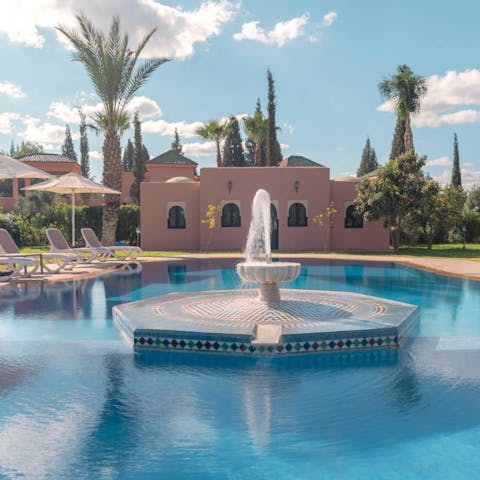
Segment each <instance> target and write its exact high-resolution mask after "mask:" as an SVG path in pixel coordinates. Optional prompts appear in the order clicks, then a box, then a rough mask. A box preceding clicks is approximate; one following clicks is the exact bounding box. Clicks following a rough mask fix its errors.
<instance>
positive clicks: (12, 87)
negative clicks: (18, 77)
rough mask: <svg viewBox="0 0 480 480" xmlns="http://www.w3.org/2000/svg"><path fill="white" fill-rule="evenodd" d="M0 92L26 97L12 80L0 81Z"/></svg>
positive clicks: (16, 96)
mask: <svg viewBox="0 0 480 480" xmlns="http://www.w3.org/2000/svg"><path fill="white" fill-rule="evenodd" d="M0 93H3V94H4V95H7V96H8V97H11V98H26V96H27V94H26V93H25V92H24V91H23V90H22V87H21V86H20V85H17V84H15V83H12V82H0Z"/></svg>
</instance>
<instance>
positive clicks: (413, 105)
mask: <svg viewBox="0 0 480 480" xmlns="http://www.w3.org/2000/svg"><path fill="white" fill-rule="evenodd" d="M378 89H379V90H380V93H381V94H382V96H383V97H385V98H386V99H388V100H392V101H393V103H394V105H395V111H396V112H397V116H398V118H399V119H400V120H404V121H405V135H404V144H405V151H406V152H408V151H409V150H413V136H412V128H411V125H410V114H412V113H416V112H418V111H419V110H420V98H421V97H422V95H424V94H425V92H426V91H427V82H426V80H425V78H424V77H422V76H421V75H415V74H414V73H413V72H412V70H411V69H410V67H409V66H408V65H399V66H398V67H397V71H396V73H395V74H394V75H392V76H391V77H389V78H385V79H384V80H383V81H382V82H380V83H379V84H378Z"/></svg>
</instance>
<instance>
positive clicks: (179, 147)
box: [172, 128, 183, 155]
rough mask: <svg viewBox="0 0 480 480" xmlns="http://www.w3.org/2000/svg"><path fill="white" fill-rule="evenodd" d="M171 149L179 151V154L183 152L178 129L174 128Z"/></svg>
mask: <svg viewBox="0 0 480 480" xmlns="http://www.w3.org/2000/svg"><path fill="white" fill-rule="evenodd" d="M172 150H173V151H175V152H177V153H179V154H180V155H182V154H183V145H182V144H181V143H180V136H179V135H178V130H177V129H176V128H175V134H174V136H173V142H172Z"/></svg>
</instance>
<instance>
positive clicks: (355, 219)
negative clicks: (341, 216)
mask: <svg viewBox="0 0 480 480" xmlns="http://www.w3.org/2000/svg"><path fill="white" fill-rule="evenodd" d="M345 228H363V217H362V216H361V215H359V214H358V213H357V212H356V210H355V205H350V206H348V207H347V208H346V210H345Z"/></svg>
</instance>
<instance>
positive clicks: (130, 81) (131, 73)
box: [57, 15, 168, 245]
mask: <svg viewBox="0 0 480 480" xmlns="http://www.w3.org/2000/svg"><path fill="white" fill-rule="evenodd" d="M76 18H77V20H78V25H79V30H78V31H77V30H75V29H70V28H67V27H65V26H62V25H60V26H58V27H57V30H58V31H59V32H61V33H62V34H63V35H65V36H66V37H67V38H68V39H69V40H70V42H71V43H72V45H73V47H74V49H75V51H74V54H73V60H75V61H78V62H80V63H82V64H83V66H84V67H85V69H86V71H87V74H88V76H89V77H90V80H91V82H92V85H93V88H94V90H95V93H96V94H97V95H98V96H99V97H100V100H101V102H102V104H103V110H102V111H101V112H99V113H96V114H95V115H93V117H92V118H93V120H94V122H95V123H96V126H97V128H98V130H100V131H102V132H103V134H104V142H103V147H102V152H103V183H104V184H105V185H107V186H109V187H111V188H113V189H115V190H121V188H122V164H121V158H120V157H121V148H120V136H121V135H122V133H123V132H124V131H125V130H126V129H127V128H128V125H129V117H128V113H127V110H126V109H127V106H128V104H129V102H130V101H131V100H132V98H133V96H134V95H135V93H137V91H138V90H139V89H140V88H141V87H142V85H143V84H144V83H145V82H146V80H147V79H148V78H149V77H150V76H151V75H152V73H153V72H154V71H155V70H156V69H157V68H158V67H159V66H160V65H162V64H163V63H165V62H166V61H168V59H167V58H156V59H149V60H147V61H145V62H143V64H141V65H137V62H138V60H139V57H140V54H141V52H142V50H143V49H144V48H145V45H146V44H147V42H148V41H149V40H150V38H151V37H152V35H153V34H154V33H155V31H156V29H154V30H152V31H151V32H150V33H148V34H147V35H146V36H145V37H144V38H143V39H142V40H141V41H140V43H139V44H138V45H137V47H136V48H135V50H131V49H130V47H129V45H128V35H127V34H124V35H122V34H121V33H120V20H119V18H117V17H115V18H114V19H113V21H112V25H111V27H110V31H109V32H108V34H105V33H103V32H102V31H101V30H98V29H96V28H95V26H94V25H93V24H92V23H91V22H90V20H88V18H87V17H86V16H84V15H77V16H76ZM105 202H106V204H105V208H104V209H103V231H102V241H103V242H104V243H105V244H107V245H114V244H115V230H116V226H117V221H118V211H119V207H120V199H119V197H118V196H117V195H106V199H105Z"/></svg>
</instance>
